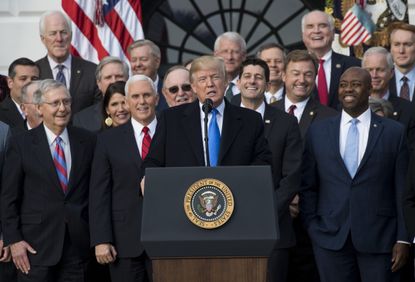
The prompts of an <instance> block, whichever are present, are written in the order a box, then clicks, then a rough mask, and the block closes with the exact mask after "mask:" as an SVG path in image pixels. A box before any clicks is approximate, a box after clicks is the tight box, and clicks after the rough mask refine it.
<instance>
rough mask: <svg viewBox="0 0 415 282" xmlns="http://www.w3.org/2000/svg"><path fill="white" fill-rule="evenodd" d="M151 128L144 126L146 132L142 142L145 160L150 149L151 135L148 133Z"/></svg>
mask: <svg viewBox="0 0 415 282" xmlns="http://www.w3.org/2000/svg"><path fill="white" fill-rule="evenodd" d="M148 131H149V129H148V127H147V126H144V127H143V130H142V132H143V133H144V137H143V143H142V144H141V158H142V159H143V160H144V159H145V158H146V157H147V154H148V150H149V149H150V144H151V136H150V134H149V133H148Z"/></svg>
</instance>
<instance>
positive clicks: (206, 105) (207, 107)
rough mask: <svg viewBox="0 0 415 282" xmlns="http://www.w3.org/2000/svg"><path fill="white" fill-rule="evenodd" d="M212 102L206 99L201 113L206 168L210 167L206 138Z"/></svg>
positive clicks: (207, 138)
mask: <svg viewBox="0 0 415 282" xmlns="http://www.w3.org/2000/svg"><path fill="white" fill-rule="evenodd" d="M212 107H213V102H212V100H211V99H206V100H205V102H204V103H203V107H202V109H203V112H204V113H205V117H204V119H203V125H204V132H205V138H204V141H205V148H206V150H205V157H206V166H207V167H209V166H210V158H209V137H208V116H209V113H210V112H211V111H212Z"/></svg>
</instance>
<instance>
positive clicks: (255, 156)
mask: <svg viewBox="0 0 415 282" xmlns="http://www.w3.org/2000/svg"><path fill="white" fill-rule="evenodd" d="M190 83H191V84H192V88H193V91H194V92H195V93H196V95H197V97H198V100H197V101H195V102H193V103H190V104H185V105H180V106H176V107H172V108H169V109H166V110H165V111H164V112H162V113H161V115H160V117H158V124H157V131H156V134H155V136H154V139H153V142H152V145H151V148H150V152H149V155H148V156H147V158H146V160H145V161H144V167H145V168H147V167H154V166H157V167H164V166H167V167H169V166H170V167H172V166H173V167H174V166H176V167H177V166H205V165H206V164H207V162H206V160H205V154H204V152H205V145H204V142H203V137H204V132H203V130H202V128H203V115H202V113H203V111H202V104H203V103H204V102H205V99H207V98H209V99H211V100H212V101H213V110H212V112H211V113H210V114H209V117H208V119H209V124H210V122H211V120H213V125H212V126H211V127H212V128H213V127H216V130H219V135H220V137H219V140H216V141H217V143H215V144H211V145H212V147H214V149H215V150H212V149H209V152H210V159H211V160H212V162H211V166H215V165H218V166H229V165H268V164H270V163H271V153H270V151H269V149H268V145H267V142H266V140H265V138H264V125H263V122H262V120H261V116H260V115H259V114H258V113H255V112H254V111H251V110H247V109H242V108H240V107H236V106H233V105H231V104H230V103H229V102H227V101H226V99H224V92H225V88H226V71H225V66H224V63H223V60H222V59H220V58H216V57H212V56H203V57H200V58H197V59H196V60H194V61H193V63H192V67H191V69H190ZM213 115H215V116H216V120H214V119H212V116H213ZM215 123H216V124H215ZM208 134H209V133H208ZM216 146H217V147H216ZM209 147H211V146H209ZM241 152H243V154H242V153H241ZM213 160H214V161H213Z"/></svg>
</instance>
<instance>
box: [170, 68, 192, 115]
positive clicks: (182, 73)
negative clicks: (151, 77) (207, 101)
mask: <svg viewBox="0 0 415 282" xmlns="http://www.w3.org/2000/svg"><path fill="white" fill-rule="evenodd" d="M162 92H163V95H164V97H165V98H166V102H167V104H168V105H169V107H174V106H178V105H181V104H186V103H191V102H193V101H194V100H195V99H196V95H195V94H194V93H193V90H192V86H191V85H190V74H189V70H188V69H187V68H185V67H184V66H180V65H177V66H173V67H171V68H169V69H168V70H167V71H166V73H165V74H164V81H163V90H162Z"/></svg>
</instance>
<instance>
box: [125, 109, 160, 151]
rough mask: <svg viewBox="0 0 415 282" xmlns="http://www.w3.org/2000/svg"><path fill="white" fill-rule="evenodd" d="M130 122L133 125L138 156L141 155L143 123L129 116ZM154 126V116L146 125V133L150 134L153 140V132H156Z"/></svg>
mask: <svg viewBox="0 0 415 282" xmlns="http://www.w3.org/2000/svg"><path fill="white" fill-rule="evenodd" d="M131 124H132V125H133V130H134V138H135V141H136V142H137V147H138V151H139V152H140V156H142V153H141V148H142V144H143V139H144V132H143V128H144V125H142V124H141V123H139V122H138V121H136V120H135V119H134V118H131ZM156 126H157V118H156V117H154V119H153V120H152V121H151V122H150V123H149V124H148V125H147V127H148V134H150V137H151V140H153V136H154V133H155V132H156Z"/></svg>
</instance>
